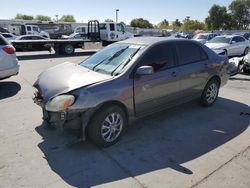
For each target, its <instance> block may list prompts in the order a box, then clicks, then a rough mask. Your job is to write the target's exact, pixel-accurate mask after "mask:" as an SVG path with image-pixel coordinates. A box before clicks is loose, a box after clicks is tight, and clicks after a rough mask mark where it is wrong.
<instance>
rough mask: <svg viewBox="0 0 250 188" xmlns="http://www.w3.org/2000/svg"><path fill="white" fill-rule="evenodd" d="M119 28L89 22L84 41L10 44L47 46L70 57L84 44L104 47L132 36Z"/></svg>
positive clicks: (57, 40) (20, 42) (30, 41)
mask: <svg viewBox="0 0 250 188" xmlns="http://www.w3.org/2000/svg"><path fill="white" fill-rule="evenodd" d="M121 28H122V24H116V23H110V24H108V23H104V24H99V22H98V21H97V20H91V21H89V22H88V32H87V37H86V38H85V39H49V40H39V41H37V40H25V41H21V40H15V41H12V44H13V46H14V47H19V46H20V45H26V46H32V45H38V44H39V45H41V46H44V45H49V46H53V48H54V50H55V52H56V53H57V54H65V55H72V54H74V52H75V48H78V47H80V46H82V47H84V44H85V43H92V42H102V44H103V45H104V46H106V45H108V44H111V43H114V42H117V41H119V40H124V39H126V38H127V37H129V36H130V37H133V35H132V34H131V35H129V32H125V31H124V32H123V30H122V29H121ZM110 37H111V38H110Z"/></svg>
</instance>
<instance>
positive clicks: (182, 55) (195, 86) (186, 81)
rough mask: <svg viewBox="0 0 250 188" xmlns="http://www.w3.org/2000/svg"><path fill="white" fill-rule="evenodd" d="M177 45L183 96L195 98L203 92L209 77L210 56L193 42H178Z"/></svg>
mask: <svg viewBox="0 0 250 188" xmlns="http://www.w3.org/2000/svg"><path fill="white" fill-rule="evenodd" d="M175 44H176V49H177V54H178V66H179V78H180V87H181V93H182V96H183V97H185V98H194V97H196V96H197V95H199V94H200V93H201V92H202V90H203V87H204V84H205V83H206V81H207V78H208V76H209V69H208V66H209V59H208V55H207V54H206V52H205V51H204V50H203V49H202V47H201V46H200V45H199V44H196V43H194V42H192V41H178V42H176V43H175Z"/></svg>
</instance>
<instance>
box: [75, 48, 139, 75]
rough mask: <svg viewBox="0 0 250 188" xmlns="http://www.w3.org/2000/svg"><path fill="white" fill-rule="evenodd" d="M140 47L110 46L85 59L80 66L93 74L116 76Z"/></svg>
mask: <svg viewBox="0 0 250 188" xmlns="http://www.w3.org/2000/svg"><path fill="white" fill-rule="evenodd" d="M142 47H143V46H139V45H131V44H115V45H111V46H109V47H106V48H104V49H103V50H101V51H99V52H97V53H96V54H94V55H93V56H91V57H90V58H88V59H86V60H85V61H83V62H82V63H80V65H81V66H83V67H86V68H88V69H91V70H93V71H95V72H101V73H106V74H110V75H117V74H119V73H121V72H122V70H123V69H124V68H125V67H126V66H127V65H128V63H129V62H130V61H131V60H132V58H133V57H134V56H135V55H136V54H137V53H138V52H139V51H140V49H142Z"/></svg>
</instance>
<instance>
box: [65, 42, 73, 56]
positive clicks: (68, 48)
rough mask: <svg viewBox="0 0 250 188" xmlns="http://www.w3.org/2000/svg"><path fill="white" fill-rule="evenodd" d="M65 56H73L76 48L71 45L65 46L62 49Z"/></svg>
mask: <svg viewBox="0 0 250 188" xmlns="http://www.w3.org/2000/svg"><path fill="white" fill-rule="evenodd" d="M62 51H63V54H65V55H72V54H74V53H75V48H74V46H72V45H71V44H65V45H63V47H62Z"/></svg>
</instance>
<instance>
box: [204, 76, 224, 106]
mask: <svg viewBox="0 0 250 188" xmlns="http://www.w3.org/2000/svg"><path fill="white" fill-rule="evenodd" d="M219 87H220V84H219V82H218V80H217V79H211V80H210V81H209V82H208V83H207V85H206V87H205V88H204V90H203V92H202V95H201V99H200V102H201V104H202V105H203V106H206V107H209V106H212V105H213V104H214V103H215V101H216V100H217V98H218V94H219Z"/></svg>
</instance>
